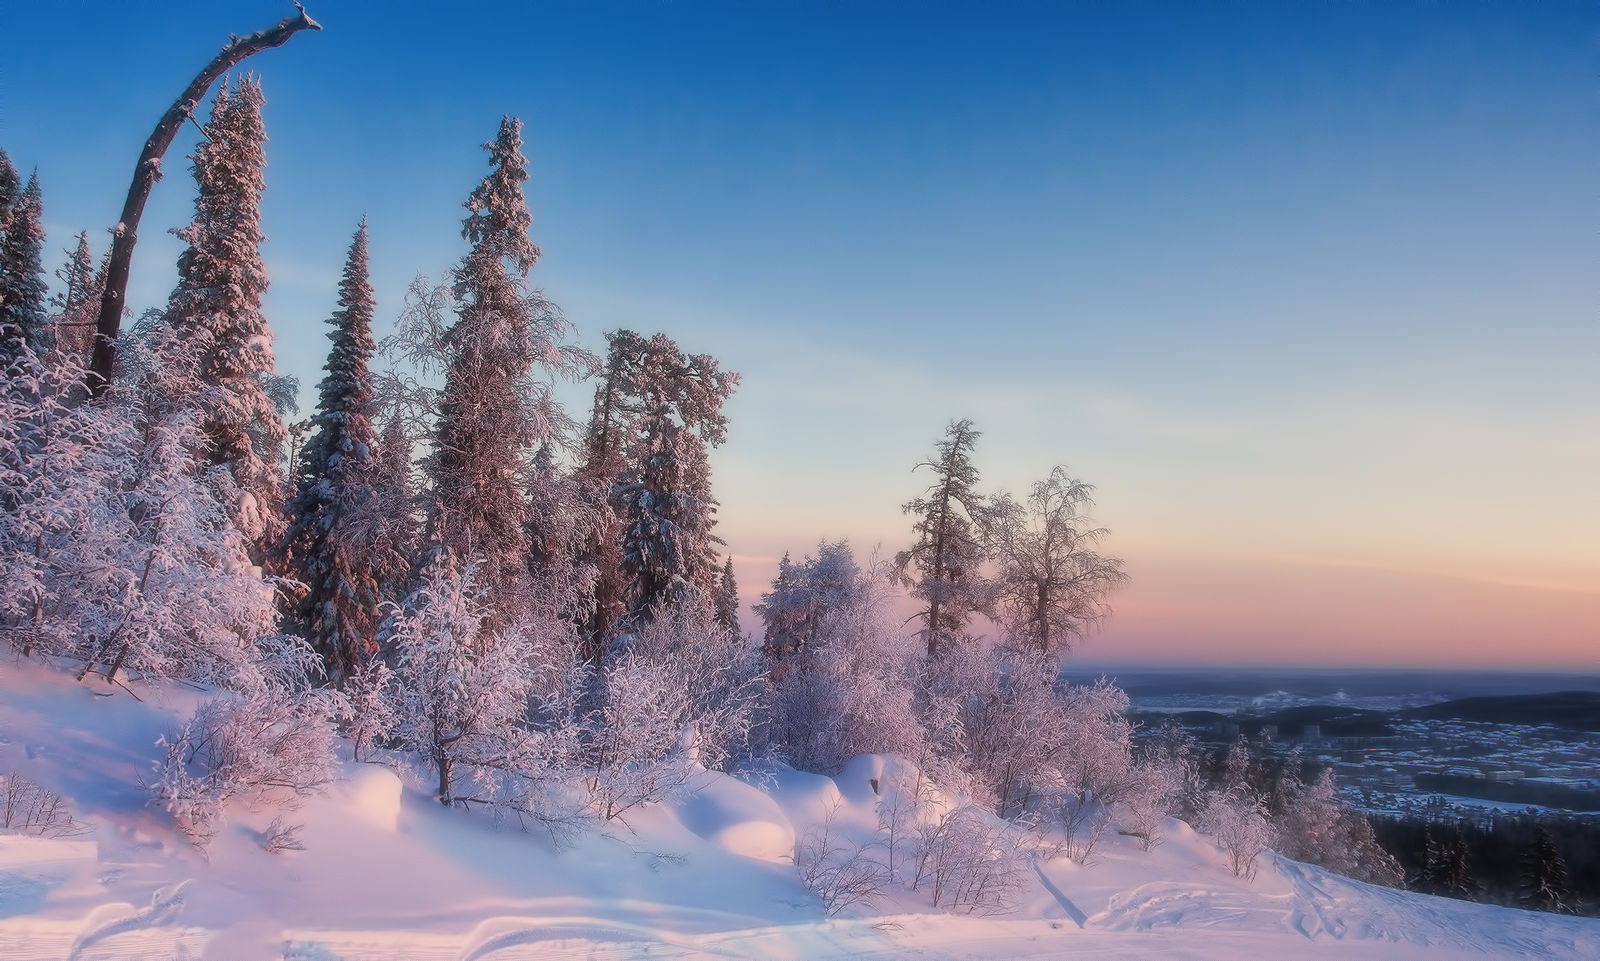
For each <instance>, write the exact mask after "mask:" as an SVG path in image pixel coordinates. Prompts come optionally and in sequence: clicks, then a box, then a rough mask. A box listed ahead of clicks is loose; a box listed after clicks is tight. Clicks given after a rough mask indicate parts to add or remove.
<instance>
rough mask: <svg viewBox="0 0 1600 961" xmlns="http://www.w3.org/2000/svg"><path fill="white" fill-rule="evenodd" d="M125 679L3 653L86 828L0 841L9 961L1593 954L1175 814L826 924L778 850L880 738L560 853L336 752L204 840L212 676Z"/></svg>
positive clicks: (1466, 907)
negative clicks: (1231, 850) (962, 902)
mask: <svg viewBox="0 0 1600 961" xmlns="http://www.w3.org/2000/svg"><path fill="white" fill-rule="evenodd" d="M130 688H131V692H132V693H130V692H129V691H124V690H121V689H116V688H109V687H107V686H105V685H104V684H103V683H101V682H96V681H91V682H89V683H86V684H79V683H76V682H74V681H72V679H71V678H70V677H68V676H65V675H62V674H60V673H57V672H54V671H50V670H46V669H42V668H40V667H38V666H36V665H33V664H27V663H22V664H18V663H15V662H14V661H12V660H10V659H8V660H7V661H6V662H5V663H0V769H4V770H12V769H18V770H22V771H23V773H25V774H26V775H27V776H28V777H30V778H32V779H34V780H35V781H37V782H38V783H40V784H44V785H46V786H47V787H51V788H53V789H55V790H58V791H60V792H62V793H63V794H65V795H66V796H67V797H68V799H69V800H70V802H71V805H72V808H73V812H74V815H75V816H76V817H78V818H79V819H80V820H81V821H82V822H83V823H84V825H85V829H84V833H82V834H80V835H77V836H71V837H64V838H39V837H17V836H0V959H3V961H22V959H45V958H50V959H60V958H72V959H79V961H91V959H106V958H119V959H134V961H140V959H157V958H160V959H168V958H179V957H183V958H201V957H205V958H222V959H228V961H252V959H262V958H272V959H294V961H369V959H373V961H376V959H385V961H387V959H395V958H418V959H434V958H439V959H445V958H449V959H462V961H465V959H472V961H516V959H534V958H538V959H542V961H563V959H591V958H592V959H597V961H633V959H642V958H646V957H649V958H656V959H691V958H720V959H758V958H760V959H780V961H781V959H830V958H832V959H844V958H862V959H874V961H888V959H899V958H911V957H915V958H927V959H957V958H962V959H968V958H974V959H975V958H1017V959H1046V958H1062V957H1074V958H1079V957H1081V958H1092V959H1135V958H1138V959H1144V958H1181V959H1187V961H1224V959H1240V958H1242V959H1255V958H1261V959H1269V958H1270V959H1277V958H1280V957H1292V958H1296V959H1307V961H1315V959H1350V961H1356V959H1360V961H1465V959H1468V958H1472V959H1478V961H1483V959H1489V961H1494V959H1513V958H1515V959H1540V961H1567V959H1572V961H1600V920H1596V919H1592V918H1570V917H1557V916H1553V915H1541V914H1534V913H1529V912H1522V911H1514V910H1510V909H1505V908H1497V907H1490V906H1484V905H1474V904H1468V903H1464V902H1457V901H1449V900H1444V899H1439V898H1432V897H1427V896H1421V895H1415V894H1408V893H1405V892H1400V891H1394V890H1389V889H1384V888H1374V887H1371V886H1368V885H1364V884H1360V883H1358V882H1354V881H1348V880H1345V879H1342V878H1339V877H1336V876H1333V875H1330V874H1328V873H1327V872H1324V871H1322V870H1320V869H1317V868H1313V867H1309V866H1306V865H1302V864H1298V863H1296V862H1291V861H1286V860H1282V859H1279V858H1277V857H1275V856H1273V855H1271V854H1267V855H1263V856H1262V859H1261V867H1260V871H1259V873H1258V875H1257V877H1256V878H1255V880H1254V881H1245V880H1242V879H1239V878H1236V877H1234V876H1233V875H1232V873H1231V872H1230V871H1229V870H1228V868H1227V865H1226V855H1225V854H1224V853H1223V852H1221V851H1219V850H1218V849H1217V847H1216V845H1215V844H1214V843H1213V842H1212V841H1210V840H1209V839H1207V838H1205V837H1203V836H1201V835H1198V834H1197V833H1195V832H1194V831H1193V830H1191V829H1190V828H1189V827H1188V826H1187V825H1185V824H1183V823H1181V822H1178V821H1168V822H1167V824H1166V825H1165V828H1164V833H1165V835H1166V838H1167V840H1166V841H1165V843H1163V844H1162V845H1161V846H1159V847H1157V848H1156V849H1155V850H1153V851H1150V852H1144V851H1141V850H1140V849H1139V847H1138V845H1137V843H1136V842H1135V841H1134V840H1133V839H1131V838H1123V837H1114V836H1113V837H1108V838H1107V839H1106V840H1105V842H1104V843H1103V844H1102V845H1101V847H1100V848H1098V849H1097V850H1096V852H1095V855H1096V856H1095V858H1094V860H1093V861H1092V863H1090V864H1087V865H1080V864H1076V863H1073V862H1071V861H1069V860H1067V859H1065V858H1055V859H1052V860H1049V861H1045V862H1042V863H1039V864H1037V865H1034V866H1032V867H1031V868H1030V870H1029V876H1028V884H1027V887H1026V890H1025V891H1024V893H1023V896H1022V899H1021V902H1020V904H1019V905H1018V908H1017V910H1016V911H1015V912H1013V913H1011V914H1008V915H1004V916H1000V917H992V918H979V917H970V916H965V915H950V914H945V913H941V912H935V911H933V910H932V909H931V908H930V907H929V906H928V902H927V898H926V895H925V894H919V893H916V892H910V891H898V890H897V891H894V892H891V894H890V896H889V897H888V898H887V899H886V900H885V901H884V902H883V903H882V904H880V905H879V906H878V908H877V909H875V910H874V911H870V912H869V911H864V910H862V909H860V908H859V907H856V908H850V909H846V911H845V912H844V916H842V917H839V918H834V919H828V918H827V917H825V914H824V911H823V909H822V906H821V905H820V904H819V903H818V902H817V900H816V898H815V897H814V896H813V895H811V894H810V893H809V892H808V891H806V890H805V889H804V888H803V887H802V886H801V885H800V883H799V881H798V878H797V876H796V872H795V870H794V867H793V866H792V864H791V863H790V852H791V851H792V846H793V844H794V839H795V838H796V837H797V836H799V835H802V834H804V833H805V832H806V831H807V830H808V829H810V828H812V827H814V826H815V825H816V824H818V822H820V821H821V820H822V819H824V818H827V817H828V816H829V815H830V813H831V815H832V817H833V823H834V825H835V826H836V828H837V830H839V831H840V832H841V834H842V835H845V836H848V837H849V838H850V839H851V840H856V839H858V838H864V837H865V836H867V835H868V834H870V832H871V830H872V829H873V828H874V827H875V824H876V809H875V805H876V801H877V798H878V794H877V792H876V791H875V790H874V787H873V780H874V779H876V780H877V781H878V784H879V786H880V787H881V786H883V785H884V784H886V783H888V779H892V778H895V777H899V776H901V775H903V774H906V773H909V772H910V771H911V770H912V769H911V767H910V766H909V765H906V764H905V763H904V762H902V761H900V760H898V759H897V758H894V757H884V756H866V757H861V758H857V759H855V760H854V761H852V762H851V763H850V764H849V765H847V766H846V768H845V770H844V771H843V772H842V773H841V774H840V775H839V776H838V777H836V778H825V777H821V776H818V775H814V774H805V773H801V772H797V771H792V770H780V771H779V772H778V774H777V776H776V778H775V781H774V783H773V784H771V785H770V787H757V786H754V785H751V784H747V783H744V782H742V781H739V780H736V779H734V778H731V777H729V776H727V775H724V774H720V773H716V772H701V773H699V774H697V775H696V776H695V778H694V779H692V781H691V783H690V784H689V788H690V791H689V793H688V794H686V795H683V796H679V797H675V798H673V799H671V800H668V801H664V802H662V803H658V804H647V805H643V806H641V807H638V808H635V809H633V810H630V811H628V812H627V813H626V815H625V816H624V817H623V818H619V819H617V820H615V821H613V822H610V823H608V824H605V825H596V826H591V827H590V828H588V829H586V830H585V831H584V832H583V833H582V834H581V835H579V837H578V838H577V839H576V841H574V842H573V843H572V845H571V846H570V847H567V848H564V849H558V848H556V847H555V846H554V845H553V844H552V842H551V840H550V838H549V836H548V835H546V834H544V833H542V832H540V831H539V830H538V829H536V828H535V829H533V830H530V831H527V832H523V831H520V830H518V829H517V828H516V826H515V825H504V824H502V825H495V824H494V823H493V822H492V821H491V819H490V818H488V817H487V816H485V815H484V814H482V813H481V812H478V811H474V812H465V811H462V810H459V809H445V808H443V807H441V806H440V805H439V804H438V803H437V802H435V801H434V800H432V799H431V798H430V797H429V796H428V795H427V786H424V785H420V784H415V783H407V782H405V781H403V780H402V779H401V778H400V777H397V776H396V775H395V774H394V773H393V772H392V771H390V770H389V769H388V768H386V767H384V766H382V765H379V764H373V763H355V762H348V761H347V762H346V763H345V767H344V778H343V780H342V781H341V782H339V783H338V784H336V785H335V786H334V787H333V788H332V789H330V790H329V791H327V792H326V793H324V794H323V795H321V796H318V797H315V798H313V799H311V800H309V801H308V802H306V803H305V804H303V805H302V806H300V807H299V808H298V809H294V810H289V811H283V810H279V809H277V808H275V807H270V806H267V807H262V808H260V809H257V810H250V809H245V808H242V807H239V806H236V805H230V807H229V808H228V812H227V814H228V819H227V821H226V823H225V824H224V825H223V826H222V828H221V830H220V831H219V833H218V835H217V837H216V839H215V840H214V841H213V842H212V844H211V846H210V848H209V849H208V851H207V852H205V853H204V854H202V853H200V852H198V851H196V850H195V849H194V848H192V847H191V846H190V845H189V844H188V843H187V841H186V840H185V839H184V838H183V836H182V835H181V834H180V833H179V832H178V831H177V829H176V828H175V826H174V825H173V823H172V822H171V820H170V818H169V817H168V816H167V815H166V814H165V813H164V812H162V811H160V810H159V809H155V808H150V807H148V806H147V805H146V804H145V802H144V789H143V784H142V782H143V780H145V779H147V778H148V776H149V774H150V772H151V771H152V770H153V766H154V763H155V762H156V760H157V759H158V758H159V751H158V749H157V748H156V747H155V743H154V741H155V738H156V737H157V736H158V735H159V734H161V733H163V732H165V731H170V730H172V729H174V728H175V727H176V726H177V725H178V724H180V723H181V722H182V721H183V719H184V718H185V716H186V715H187V714H188V713H189V712H191V711H192V710H193V708H194V706H195V704H196V703H197V701H198V700H199V699H200V698H202V697H203V696H204V695H203V693H202V692H198V691H196V690H194V689H193V688H192V687H189V686H184V685H165V686H163V687H161V688H154V687H150V686H147V685H143V684H141V683H130ZM134 693H136V694H137V695H138V696H139V698H141V699H142V700H134V698H133V696H132V694H134ZM280 816H281V817H282V818H283V820H284V822H286V823H291V824H298V825H301V826H302V829H301V832H300V837H301V840H302V842H303V843H304V850H301V851H288V852H284V853H280V854H272V853H269V852H267V851H265V850H264V849H263V847H262V844H261V841H262V837H263V834H264V832H266V830H267V829H268V826H269V825H270V824H271V823H272V822H273V820H274V818H277V817H280Z"/></svg>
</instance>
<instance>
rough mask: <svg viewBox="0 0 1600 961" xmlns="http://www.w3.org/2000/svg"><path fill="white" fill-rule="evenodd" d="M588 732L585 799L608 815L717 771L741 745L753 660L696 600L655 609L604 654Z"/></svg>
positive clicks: (754, 690) (751, 696)
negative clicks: (620, 645) (607, 657)
mask: <svg viewBox="0 0 1600 961" xmlns="http://www.w3.org/2000/svg"><path fill="white" fill-rule="evenodd" d="M601 683H602V706H601V709H600V712H599V716H598V717H597V718H596V721H597V723H596V724H594V725H593V727H592V731H591V735H590V747H589V755H590V767H591V769H592V773H591V775H590V777H589V779H588V783H589V788H590V792H591V795H592V803H593V805H594V807H595V810H596V811H597V812H598V813H599V814H600V815H601V816H602V817H604V818H607V819H610V818H612V817H615V816H616V815H617V814H620V813H621V812H623V811H626V810H628V809H629V808H632V807H635V806H637V805H639V804H644V803H647V802H650V801H656V800H660V799H662V798H664V797H667V796H669V795H671V794H673V793H675V792H677V791H679V790H681V789H683V788H684V787H685V786H686V784H687V782H688V780H689V779H690V778H691V777H692V776H693V775H694V774H695V773H697V772H698V771H700V770H703V769H705V768H721V767H724V766H725V765H726V764H727V763H728V762H729V761H730V760H731V759H732V758H733V757H734V756H735V755H737V754H739V753H741V752H742V751H744V749H745V748H746V747H747V746H748V744H749V740H750V732H751V728H752V725H753V724H754V720H755V711H756V708H757V706H758V704H759V699H760V694H761V689H762V671H761V664H760V661H759V658H758V656H757V655H756V654H755V653H754V652H752V651H751V650H750V649H749V648H748V646H747V645H746V644H745V643H744V640H743V639H742V638H740V637H738V636H737V635H735V634H734V633H733V632H732V631H730V630H728V628H727V627H725V626H723V625H722V624H719V623H718V622H717V620H716V617H715V614H714V612H713V611H712V610H711V609H710V607H709V606H708V605H705V604H702V603H699V602H698V601H697V600H690V601H685V602H683V603H680V604H674V605H671V606H667V607H663V608H659V609H657V610H656V611H655V617H654V618H653V619H652V620H650V621H648V622H647V623H645V624H643V625H641V626H640V627H639V628H638V630H637V631H636V632H635V633H634V634H633V635H631V636H630V638H629V639H628V644H627V646H626V647H625V648H624V649H623V650H621V651H620V652H618V653H617V654H615V655H613V657H612V659H611V662H610V664H609V665H608V666H607V667H606V668H605V670H604V672H603V674H602V678H601Z"/></svg>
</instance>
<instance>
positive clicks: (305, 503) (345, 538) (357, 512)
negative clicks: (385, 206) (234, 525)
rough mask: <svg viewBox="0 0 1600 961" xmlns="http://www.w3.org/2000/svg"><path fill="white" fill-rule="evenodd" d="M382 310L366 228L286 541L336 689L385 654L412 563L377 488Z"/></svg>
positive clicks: (302, 609) (299, 606) (306, 623)
mask: <svg viewBox="0 0 1600 961" xmlns="http://www.w3.org/2000/svg"><path fill="white" fill-rule="evenodd" d="M373 309H374V306H373V299H372V285H371V283H370V282H369V281H368V278H367V225H366V222H365V221H363V222H362V224H361V226H360V228H359V229H357V231H356V234H355V238H354V239H353V240H352V241H351V243H350V253H349V256H348V258H347V259H346V261H345V266H344V275H343V277H342V278H341V279H340V281H339V309H338V310H336V311H335V312H334V314H333V316H332V317H331V318H329V323H330V324H331V325H332V327H333V330H332V331H331V332H330V333H329V335H328V336H329V338H330V339H331V340H332V341H333V346H332V349H331V350H330V351H329V353H328V362H327V364H326V366H325V367H324V369H325V370H326V371H327V376H326V377H324V378H323V380H322V384H321V387H320V390H321V396H320V399H319V400H318V402H317V411H316V413H315V414H314V415H313V416H312V418H311V426H312V428H313V430H314V431H315V433H314V434H312V436H311V439H310V440H309V441H308V442H307V443H306V447H305V450H304V451H303V452H302V453H301V455H300V458H299V465H298V474H299V476H298V477H296V478H295V485H296V493H295V496H294V498H293V499H292V500H291V501H290V503H289V505H288V515H289V527H288V530H287V532H286V534H285V538H284V559H285V562H286V566H287V568H288V570H290V571H292V572H293V574H294V576H295V577H296V578H297V579H298V580H299V581H300V582H301V583H302V584H304V585H305V593H304V594H303V595H302V596H301V597H299V599H298V602H297V603H296V605H295V611H294V615H295V620H296V622H297V624H298V626H299V627H301V628H302V629H303V630H304V631H305V636H306V639H307V640H308V641H310V642H311V645H312V647H313V648H314V649H315V650H316V651H317V653H318V654H319V655H321V657H322V660H323V663H324V665H325V668H326V673H327V676H328V677H329V679H330V680H333V681H335V682H342V681H343V680H344V679H345V678H347V677H349V676H351V675H352V674H353V673H354V672H355V671H357V670H358V669H359V668H361V667H362V666H363V665H365V664H366V663H367V661H368V660H370V659H371V657H372V655H373V654H374V653H376V651H377V644H376V642H375V641H374V639H373V637H374V634H375V632H376V630H377V626H378V604H379V588H380V585H382V584H384V583H385V582H389V581H393V580H395V579H396V578H398V576H399V574H400V572H401V571H402V569H403V568H404V567H405V564H406V559H405V558H404V556H402V555H401V554H399V553H398V552H397V551H396V550H395V548H394V545H393V544H392V543H391V542H390V541H389V540H388V538H387V537H386V536H385V535H386V534H387V533H388V531H387V530H386V527H387V524H386V521H385V519H384V518H383V517H382V515H381V513H380V511H381V510H382V508H383V507H384V505H383V504H382V503H381V502H380V500H379V497H378V494H377V491H376V490H375V489H374V487H373V485H372V479H373V475H374V474H375V472H376V463H375V455H376V449H375V448H376V440H375V438H374V436H373V427H372V420H371V416H370V409H371V407H372V377H371V374H370V373H369V370H368V364H369V362H370V360H371V358H372V352H373V349H374V345H373V341H372V315H373Z"/></svg>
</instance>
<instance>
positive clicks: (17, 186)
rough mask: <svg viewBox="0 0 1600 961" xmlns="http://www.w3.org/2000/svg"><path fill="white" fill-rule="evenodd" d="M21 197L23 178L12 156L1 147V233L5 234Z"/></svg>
mask: <svg viewBox="0 0 1600 961" xmlns="http://www.w3.org/2000/svg"><path fill="white" fill-rule="evenodd" d="M21 195H22V178H21V176H19V175H18V174H17V166H16V164H14V163H12V162H11V155H10V154H8V153H6V151H5V148H3V147H0V233H3V232H4V230H5V226H6V221H7V220H9V219H10V217H11V209H12V208H13V207H15V206H16V205H17V198H18V197H19V196H21Z"/></svg>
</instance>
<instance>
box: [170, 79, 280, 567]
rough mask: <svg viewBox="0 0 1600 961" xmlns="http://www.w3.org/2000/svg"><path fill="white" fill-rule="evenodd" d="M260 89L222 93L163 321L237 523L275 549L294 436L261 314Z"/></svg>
mask: <svg viewBox="0 0 1600 961" xmlns="http://www.w3.org/2000/svg"><path fill="white" fill-rule="evenodd" d="M263 103H264V98H263V97H262V94H261V85H260V83H259V82H257V81H256V80H255V79H253V78H250V77H244V78H242V79H240V80H239V81H238V83H237V86H235V87H231V88H230V87H229V86H228V85H227V84H226V83H224V84H223V86H222V87H221V89H219V90H218V92H217V97H216V102H215V104H214V105H213V106H212V109H211V119H210V120H209V121H208V122H207V123H206V126H205V134H206V139H204V140H203V141H201V143H200V145H199V146H198V147H196V148H195V152H194V155H193V161H194V163H193V166H192V168H191V169H192V170H193V171H194V176H195V181H196V182H197V183H198V185H199V191H198V193H197V195H196V197H195V215H194V220H193V221H191V222H190V224H189V225H188V226H187V227H184V228H183V229H181V230H179V231H177V234H178V236H179V237H180V238H182V240H183V241H184V242H185V243H186V244H187V245H188V246H187V248H186V249H185V250H184V252H183V254H182V255H180V256H179V258H178V286H177V287H176V288H175V289H174V290H173V292H172V297H171V299H170V300H169V301H168V305H167V322H168V323H169V324H170V325H171V326H172V328H173V330H174V333H175V334H176V338H177V343H178V344H180V345H183V347H182V349H186V350H192V351H194V357H193V366H192V370H193V380H192V381H191V382H190V383H189V384H188V385H186V389H187V391H189V392H190V393H191V394H192V396H190V397H187V398H184V397H181V396H180V397H177V398H175V399H176V400H178V401H180V402H184V401H187V402H188V403H191V404H192V405H193V406H194V408H195V409H196V410H197V411H198V413H199V416H200V427H201V430H202V432H203V433H204V435H205V437H206V440H207V451H206V456H207V458H208V460H209V462H210V463H212V464H217V465H223V466H226V467H227V468H228V470H229V472H230V473H231V474H232V476H233V480H234V483H235V485H236V488H237V491H236V500H235V504H234V520H235V523H237V524H238V526H239V530H240V532H241V533H243V534H244V536H245V538H246V540H247V541H249V542H251V543H253V544H258V545H270V544H271V543H274V542H275V541H276V540H277V538H278V536H279V534H280V532H281V530H282V524H283V522H282V517H281V514H280V512H279V511H280V505H281V503H282V488H283V485H282V483H281V481H280V477H279V472H278V460H279V456H280V454H281V453H282V450H283V445H284V441H285V439H286V438H287V436H288V431H287V429H286V428H285V426H284V422H283V418H282V416H281V415H280V413H279V410H278V408H277V405H276V403H275V402H274V400H273V397H272V387H273V382H274V381H275V380H276V371H275V369H274V361H273V355H272V328H271V327H269V326H268V325H267V319H266V317H265V316H264V315H263V314H262V312H261V303H262V298H263V297H264V296H265V295H266V292H267V272H266V269H265V267H264V266H263V264H262V260H261V244H262V241H263V240H264V239H265V238H264V235H263V234H262V232H261V191H262V188H263V187H264V185H265V178H264V176H263V171H264V170H265V168H266V149H265V148H266V139H267V138H266V131H265V128H264V127H263V125H262V121H261V108H262V104H263Z"/></svg>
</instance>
